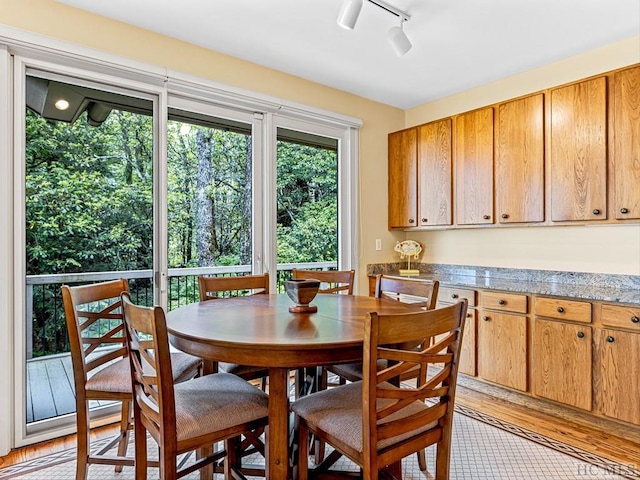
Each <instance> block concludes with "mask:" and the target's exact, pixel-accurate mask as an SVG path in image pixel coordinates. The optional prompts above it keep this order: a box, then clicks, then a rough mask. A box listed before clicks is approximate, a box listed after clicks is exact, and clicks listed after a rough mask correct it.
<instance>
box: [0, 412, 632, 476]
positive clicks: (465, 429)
mask: <svg viewBox="0 0 640 480" xmlns="http://www.w3.org/2000/svg"><path fill="white" fill-rule="evenodd" d="M511 432H513V433H511ZM153 451H154V450H152V449H151V447H150V452H153ZM563 452H565V453H563ZM427 457H428V465H429V468H430V470H431V471H432V472H433V465H434V457H435V449H434V448H429V449H428V451H427ZM73 458H74V452H73V451H67V452H63V453H61V454H55V455H50V456H48V457H45V458H43V459H39V460H35V461H32V462H26V463H24V464H20V465H16V466H14V467H8V468H5V469H0V479H2V480H6V479H9V478H17V479H20V480H45V479H46V480H58V479H60V480H63V479H64V480H68V479H73V478H74V475H75V461H74V460H73ZM69 459H71V460H69ZM60 461H63V463H58V464H57V465H52V466H49V467H48V468H45V469H39V470H37V471H33V469H34V468H36V467H38V466H42V465H43V464H46V463H47V462H52V463H55V462H60ZM347 465H348V461H346V460H345V461H344V462H343V466H345V467H346V466H347ZM639 467H640V466H632V468H629V467H628V466H623V465H619V464H613V463H611V462H607V461H605V460H603V459H602V458H599V457H596V456H594V455H590V454H587V453H586V452H582V451H580V450H576V449H574V448H572V447H570V446H567V445H565V444H561V443H558V442H554V441H551V440H549V439H546V438H544V437H540V436H539V435H535V434H532V433H530V432H527V431H524V430H522V429H520V428H518V427H514V426H513V425H509V424H504V423H502V422H500V421H497V420H495V419H493V418H492V417H487V416H485V415H482V414H477V413H476V412H473V411H470V410H467V409H464V408H460V407H459V408H458V411H457V413H456V416H455V419H454V435H453V445H452V462H451V480H549V479H553V480H596V479H607V480H609V479H611V480H614V479H621V478H632V479H640V471H639V470H640V468H639ZM403 470H404V478H405V479H406V480H418V479H420V480H424V479H425V478H432V477H430V476H429V477H427V476H426V475H425V474H424V473H423V472H421V471H420V469H419V468H418V465H417V459H416V456H415V455H411V456H410V457H408V458H406V459H405V460H404V462H403ZM157 478H158V471H157V469H150V470H149V480H154V479H157ZM184 478H186V479H189V480H191V479H193V480H196V479H198V478H199V476H198V474H197V473H194V474H191V475H189V476H187V477H184ZM219 478H222V476H217V477H216V480H217V479H219ZM133 479H134V475H133V470H132V469H131V468H125V470H124V472H122V473H121V474H116V473H114V471H113V467H110V466H100V465H93V466H91V467H90V468H89V480H133Z"/></svg>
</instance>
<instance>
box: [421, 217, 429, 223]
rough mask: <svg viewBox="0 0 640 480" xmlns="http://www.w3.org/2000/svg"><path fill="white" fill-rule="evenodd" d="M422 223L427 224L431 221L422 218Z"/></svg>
mask: <svg viewBox="0 0 640 480" xmlns="http://www.w3.org/2000/svg"><path fill="white" fill-rule="evenodd" d="M420 221H421V222H422V223H427V222H428V221H429V219H427V218H421V219H420Z"/></svg>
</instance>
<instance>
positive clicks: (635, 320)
mask: <svg viewBox="0 0 640 480" xmlns="http://www.w3.org/2000/svg"><path fill="white" fill-rule="evenodd" d="M631 321H632V322H633V323H639V322H640V318H638V317H631Z"/></svg>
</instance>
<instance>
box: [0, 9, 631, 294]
mask: <svg viewBox="0 0 640 480" xmlns="http://www.w3.org/2000/svg"><path fill="white" fill-rule="evenodd" d="M0 12H2V16H1V17H0V22H2V23H4V24H6V25H9V26H12V27H16V28H20V29H23V30H26V31H30V32H35V33H39V34H42V35H46V36H50V37H54V38H57V39H61V40H66V41H69V42H72V43H75V44H79V45H83V46H86V47H91V48H96V49H99V50H102V51H106V52H109V53H113V54H117V55H122V56H125V57H129V58H133V59H136V60H140V61H144V62H147V63H151V64H154V65H159V66H164V67H167V68H169V69H173V70H178V71H183V72H186V73H189V74H193V75H199V76H202V77H205V78H209V79H212V80H214V81H216V82H221V83H226V84H229V85H233V86H235V87H240V88H246V89H249V90H252V91H255V92H260V93H265V94H268V95H273V96H277V97H281V98H284V99H287V100H291V101H295V102H300V103H304V104H308V105H313V106H317V107H320V108H324V109H327V110H332V111H335V112H339V113H343V114H346V115H351V116H354V117H358V118H361V119H362V120H363V126H362V128H361V130H360V144H359V149H360V165H359V167H360V175H359V186H360V192H359V195H360V201H359V203H360V224H359V225H358V231H359V235H360V243H359V246H358V249H359V252H360V253H359V263H358V265H356V268H357V269H358V272H359V280H360V291H361V292H364V291H366V290H365V288H366V284H365V283H364V280H365V277H364V273H365V268H366V265H367V264H368V263H378V262H387V261H394V260H396V256H395V255H394V254H393V245H394V243H395V241H396V240H397V239H403V238H417V239H418V240H421V241H423V242H424V243H425V244H426V252H425V255H424V258H423V260H426V261H432V262H438V263H451V264H458V263H459V264H473V265H484V266H501V265H505V266H515V267H523V268H550V269H561V270H576V271H594V272H611V273H629V274H640V226H637V225H636V226H623V227H621V226H615V227H604V226H602V227H563V228H550V227H547V228H535V227H529V228H526V229H522V228H512V229H491V230H482V231H478V230H457V231H439V232H421V233H411V234H406V233H404V232H389V231H388V230H387V226H386V225H387V218H386V212H387V195H386V190H387V161H386V157H387V133H389V132H392V131H395V130H399V129H401V128H404V127H405V126H411V125H416V124H420V123H424V122H426V121H429V120H432V119H436V118H441V117H444V116H448V115H452V114H455V113H459V112H462V111H466V110H470V109H472V108H476V107H479V106H482V105H487V104H490V103H494V102H497V101H500V100H503V99H507V98H512V97H515V96H518V95H522V94H526V93H529V92H532V91H535V90H540V89H542V88H546V87H548V86H552V85H557V84H561V83H564V82H567V81H571V80H575V79H578V78H582V77H585V76H588V75H591V74H594V73H599V72H602V71H607V70H611V69H614V68H617V67H620V66H623V65H627V64H631V63H635V62H638V61H640V37H638V38H635V39H631V40H628V41H625V42H620V43H618V44H614V45H611V46H610V47H607V48H604V49H599V50H595V51H593V52H590V53H587V54H584V55H580V56H576V57H573V58H570V59H567V60H564V61H562V62H558V63H555V64H552V65H548V66H545V67H541V68H538V69H536V70H532V71H530V72H526V73H523V74H520V75H516V76H513V77H510V78H507V79H504V80H501V81H498V82H494V83H492V84H490V85H486V86H483V87H479V88H476V89H473V90H469V91H467V92H464V93H461V94H458V95H454V96H451V97H448V98H445V99H443V100H439V101H437V102H433V103H429V104H426V105H422V106H420V107H416V108H413V109H410V110H407V111H406V112H403V111H402V110H399V109H396V108H392V107H389V106H386V105H383V104H380V103H377V102H372V101H369V100H366V99H363V98H361V97H358V96H355V95H351V94H348V93H345V92H342V91H339V90H336V89H332V88H329V87H324V86H322V85H319V84H316V83H313V82H309V81H306V80H303V79H301V78H299V77H295V76H292V75H287V74H285V73H281V72H278V71H275V70H271V69H268V68H264V67H261V66H259V65H256V64H253V63H250V62H246V61H243V60H240V59H237V58H234V57H230V56H227V55H223V54H220V53H217V52H214V51H211V50H206V49H202V48H199V47H196V46H193V45H190V44H187V43H184V42H181V41H178V40H174V39H171V38H168V37H164V36H161V35H157V34H154V33H151V32H148V31H145V30H141V29H139V28H135V27H131V26H129V25H126V24H123V23H119V22H116V21H112V20H109V19H105V18H103V17H99V16H96V15H93V14H90V13H87V12H83V11H81V10H77V9H74V8H70V7H67V6H66V5H62V4H59V3H56V2H54V1H51V0H21V1H15V0H0ZM52 19H55V21H52ZM524 232H526V234H524ZM376 238H379V239H381V240H382V242H383V250H382V251H380V252H378V251H375V248H374V247H375V239H376ZM470 245H473V248H470V247H469V246H470ZM603 245H604V246H606V248H603Z"/></svg>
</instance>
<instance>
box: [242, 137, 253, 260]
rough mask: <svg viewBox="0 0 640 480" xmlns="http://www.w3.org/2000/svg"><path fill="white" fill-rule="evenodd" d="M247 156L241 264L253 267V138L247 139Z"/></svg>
mask: <svg viewBox="0 0 640 480" xmlns="http://www.w3.org/2000/svg"><path fill="white" fill-rule="evenodd" d="M246 141H247V146H246V155H245V162H244V179H245V188H244V195H243V201H242V213H243V215H242V218H243V220H242V223H243V225H242V229H241V231H240V263H241V264H242V265H251V221H252V219H251V206H252V203H253V202H252V188H251V178H252V172H253V171H252V168H251V166H252V157H253V148H252V142H251V137H247V139H246Z"/></svg>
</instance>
